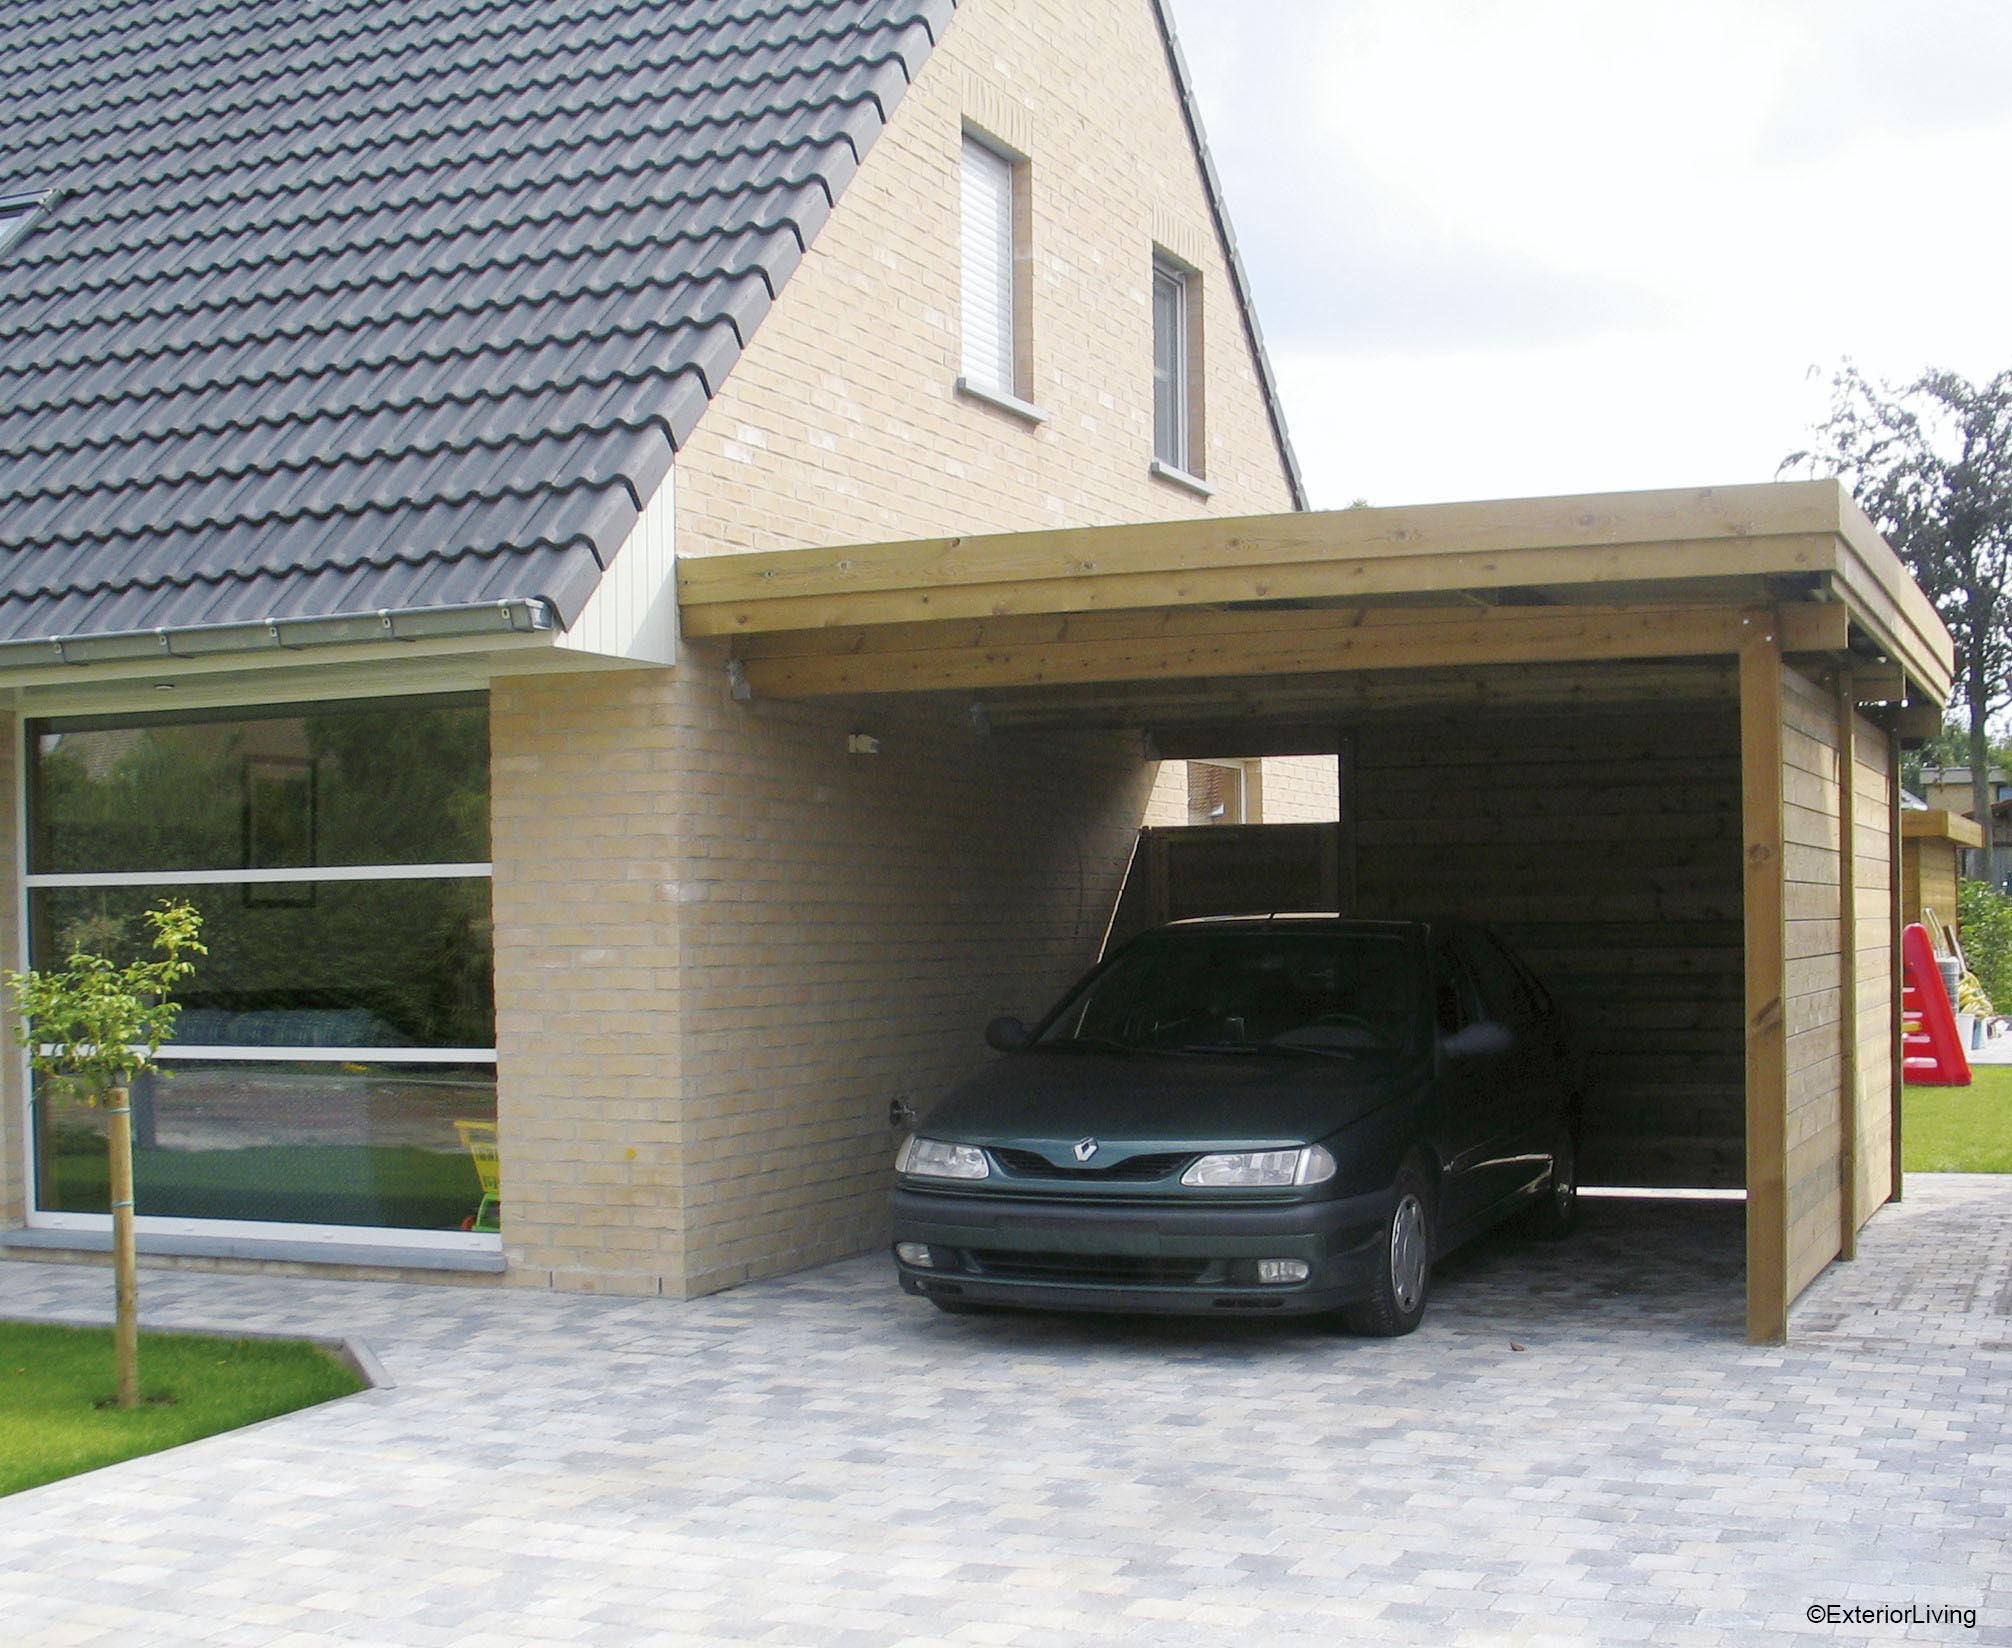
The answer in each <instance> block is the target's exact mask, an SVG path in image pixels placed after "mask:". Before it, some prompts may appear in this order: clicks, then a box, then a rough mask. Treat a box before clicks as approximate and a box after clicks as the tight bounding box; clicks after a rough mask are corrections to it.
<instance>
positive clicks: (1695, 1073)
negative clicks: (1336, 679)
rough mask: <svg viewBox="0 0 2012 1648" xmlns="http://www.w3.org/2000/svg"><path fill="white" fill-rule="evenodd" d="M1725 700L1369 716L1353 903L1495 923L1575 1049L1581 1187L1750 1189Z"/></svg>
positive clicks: (1360, 761)
mask: <svg viewBox="0 0 2012 1648" xmlns="http://www.w3.org/2000/svg"><path fill="white" fill-rule="evenodd" d="M1738 722H1739V718H1738V711H1737V708H1736V707H1735V706H1734V705H1732V704H1728V703H1723V702H1711V703H1694V704H1685V705H1682V706H1681V707H1673V708H1670V709H1667V710H1657V709H1648V710H1641V711H1634V710H1631V711H1628V712H1626V713H1609V712H1586V713H1559V714H1550V715H1545V714H1532V713H1523V714H1518V715H1507V716H1485V717H1484V716H1464V717H1461V718H1459V719H1457V720H1442V719H1434V720H1420V721H1406V722H1386V723H1380V724H1379V723H1369V724H1365V725H1363V726H1361V727H1360V729H1359V731H1358V733H1357V758H1356V763H1355V770H1354V772H1353V773H1352V774H1346V773H1345V774H1344V775H1343V780H1342V784H1343V797H1344V810H1345V823H1344V829H1345V830H1352V837H1353V842H1354V852H1355V872H1356V876H1357V880H1358V886H1359V898H1358V903H1357V908H1358V910H1359V912H1360V913H1361V914H1364V915H1382V916H1404V915H1417V914H1427V915H1429V914H1432V913H1434V912H1438V913H1443V914H1448V915H1458V916H1465V917H1468V918H1472V919H1477V920H1485V921H1488V922H1491V923H1492V924H1494V925H1495V927H1496V928H1497V929H1498V930H1499V931H1500V932H1501V933H1502V935H1503V936H1504V938H1506V939H1507V940H1508V941H1509V942H1510V943H1511V944H1513V945H1515V946H1516V948H1517V949H1518V950H1519V951H1520V952H1521V953H1522V955H1523V956H1524V957H1525V958H1526V959H1527V960H1528V961H1529V962H1530V964H1531V966H1532V967H1533V968H1534V969H1535V970H1536V971H1537V973H1538V974H1539V975H1540V976H1541V977H1542V978H1543V980H1544V981H1545V983H1546V984H1547V985H1548V986H1549V987H1550V989H1551V991H1552V993H1553V994H1554V995H1555V996H1556V997H1557V998H1558V1001H1559V1003H1560V1005H1561V1006H1562V1007H1563V1009H1564V1011H1565V1012H1566V1014H1567V1015H1568V1016H1569V1017H1570V1019H1571V1022H1572V1024H1573V1026H1574V1029H1575V1031H1576V1032H1577V1035H1578V1038H1579V1041H1580V1043H1581V1045H1582V1046H1583V1048H1584V1049H1585V1052H1586V1055H1587V1068H1588V1075H1589V1078H1590V1080H1589V1091H1588V1094H1587V1109H1586V1133H1585V1139H1584V1143H1583V1159H1582V1162H1581V1169H1580V1171H1581V1177H1582V1178H1583V1180H1584V1181H1585V1182H1586V1183H1589V1184H1610V1185H1611V1184H1627V1185H1653V1186H1659V1187H1676V1186H1693V1187H1737V1186H1739V1185H1741V1184H1743V1183H1744V1168H1745V1162H1744V1150H1745V1133H1744V1129H1745V1079H1744V1067H1743V1040H1742V1025H1743V1001H1742V966H1743V952H1742V932H1743V928H1742V909H1741V860H1740V760H1739V724H1738Z"/></svg>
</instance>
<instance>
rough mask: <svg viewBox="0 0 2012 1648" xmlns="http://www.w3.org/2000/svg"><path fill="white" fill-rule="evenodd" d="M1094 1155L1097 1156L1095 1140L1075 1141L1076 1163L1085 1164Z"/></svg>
mask: <svg viewBox="0 0 2012 1648" xmlns="http://www.w3.org/2000/svg"><path fill="white" fill-rule="evenodd" d="M1096 1154H1097V1141H1096V1140H1095V1139H1078V1140H1077V1141H1076V1160H1077V1161H1079V1162H1087V1161H1088V1160H1089V1159H1090V1158H1091V1157H1092V1156H1094V1155H1096Z"/></svg>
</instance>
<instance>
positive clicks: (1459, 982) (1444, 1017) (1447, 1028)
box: [1432, 941, 1481, 1036]
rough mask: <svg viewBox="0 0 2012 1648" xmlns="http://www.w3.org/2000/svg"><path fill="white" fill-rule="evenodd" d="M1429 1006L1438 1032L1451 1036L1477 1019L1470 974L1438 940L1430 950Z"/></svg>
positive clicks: (1476, 999) (1476, 998)
mask: <svg viewBox="0 0 2012 1648" xmlns="http://www.w3.org/2000/svg"><path fill="white" fill-rule="evenodd" d="M1432 978H1433V992H1432V996H1433V1008H1434V1012H1435V1013H1436V1015H1437V1018H1438V1022H1439V1031H1440V1034H1441V1035H1446V1036H1451V1035H1453V1034H1455V1033H1456V1032H1458V1031H1461V1030H1464V1029H1466V1028H1467V1026H1468V1025H1470V1024H1477V1023H1479V1022H1480V1019H1481V1001H1480V997H1479V995H1478V994H1477V993H1476V991H1475V989H1474V975H1473V974H1472V973H1471V972H1469V971H1468V968H1467V963H1466V962H1465V961H1464V960H1463V959H1462V958H1461V956H1460V953H1459V952H1458V951H1457V950H1455V949H1454V948H1453V946H1452V945H1450V944H1447V943H1445V942H1444V941H1442V942H1441V943H1440V944H1439V945H1438V946H1437V947H1436V948H1435V949H1434V950H1433V953H1432Z"/></svg>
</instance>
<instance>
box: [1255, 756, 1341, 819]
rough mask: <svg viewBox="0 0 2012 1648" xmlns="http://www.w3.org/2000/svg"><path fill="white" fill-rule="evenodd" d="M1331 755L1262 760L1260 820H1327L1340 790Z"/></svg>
mask: <svg viewBox="0 0 2012 1648" xmlns="http://www.w3.org/2000/svg"><path fill="white" fill-rule="evenodd" d="M1339 782H1340V781H1339V779H1338V778H1337V777H1336V774H1335V758H1334V757H1333V756H1331V755H1274V756H1267V757H1265V763H1264V822H1265V823H1267V824H1331V823H1333V822H1334V820H1335V819H1337V818H1339V817H1340V816H1341V791H1340V788H1339Z"/></svg>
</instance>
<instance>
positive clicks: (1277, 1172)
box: [1181, 1144, 1334, 1190]
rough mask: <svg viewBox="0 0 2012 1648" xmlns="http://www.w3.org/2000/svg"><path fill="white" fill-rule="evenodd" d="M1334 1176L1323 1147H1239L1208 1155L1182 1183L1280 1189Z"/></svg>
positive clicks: (1332, 1160) (1187, 1174) (1184, 1175)
mask: <svg viewBox="0 0 2012 1648" xmlns="http://www.w3.org/2000/svg"><path fill="white" fill-rule="evenodd" d="M1333 1177H1334V1157H1333V1156H1332V1155H1331V1154H1330V1153H1329V1152H1328V1151H1326V1150H1324V1149H1323V1148H1322V1147H1321V1146H1319V1145H1317V1144H1310V1145H1308V1146H1307V1147H1306V1148H1305V1149H1303V1150H1237V1151H1231V1152H1229V1153H1228V1154H1225V1155H1221V1156H1204V1157H1202V1158H1201V1159H1200V1160H1199V1161H1197V1162H1196V1163H1195V1164H1194V1165H1193V1166H1192V1167H1190V1168H1189V1169H1188V1170H1187V1172H1185V1173H1183V1174H1182V1175H1181V1183H1182V1184H1184V1185H1212V1186H1221V1187H1224V1188H1227V1189H1233V1190H1265V1189H1269V1190H1278V1189H1283V1188H1285V1187H1286V1186H1289V1185H1310V1184H1322V1183H1324V1182H1326V1181H1327V1180H1329V1179H1331V1178H1333Z"/></svg>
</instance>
